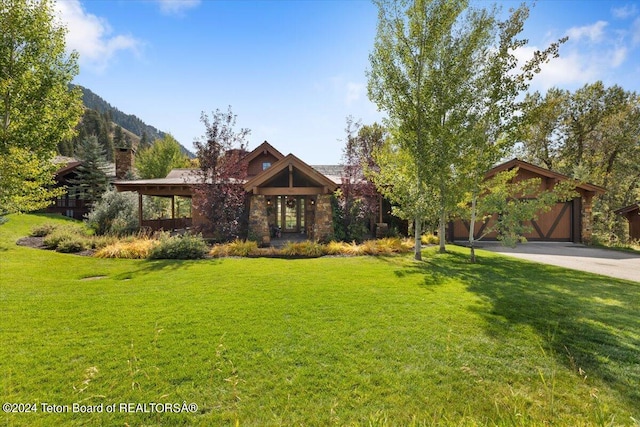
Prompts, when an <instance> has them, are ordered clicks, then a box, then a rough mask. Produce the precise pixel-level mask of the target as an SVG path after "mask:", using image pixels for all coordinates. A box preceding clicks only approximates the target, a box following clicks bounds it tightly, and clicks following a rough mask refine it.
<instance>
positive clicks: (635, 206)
mask: <svg viewBox="0 0 640 427" xmlns="http://www.w3.org/2000/svg"><path fill="white" fill-rule="evenodd" d="M633 211H638V215H640V202H638V203H633V204H631V205H629V206H625V207H624V208H620V209H616V210H615V211H613V212H614V213H617V214H618V215H626V214H629V213H632V212H633Z"/></svg>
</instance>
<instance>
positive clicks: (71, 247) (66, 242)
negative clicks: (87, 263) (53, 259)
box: [32, 225, 91, 253]
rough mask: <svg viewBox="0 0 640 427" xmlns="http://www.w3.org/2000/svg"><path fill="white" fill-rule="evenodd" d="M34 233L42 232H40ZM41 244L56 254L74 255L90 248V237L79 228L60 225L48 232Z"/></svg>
mask: <svg viewBox="0 0 640 427" xmlns="http://www.w3.org/2000/svg"><path fill="white" fill-rule="evenodd" d="M34 231H40V232H43V231H42V230H34ZM32 234H33V231H32ZM42 243H43V244H44V246H45V247H46V248H48V249H54V250H56V251H58V252H65V253H74V252H82V251H84V250H86V249H89V248H91V237H90V236H89V235H88V234H87V231H86V230H85V229H84V228H83V227H81V226H78V225H62V226H56V227H54V228H53V229H52V230H51V231H50V232H48V233H47V235H46V236H45V237H44V239H43V241H42Z"/></svg>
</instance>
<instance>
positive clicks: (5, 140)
mask: <svg viewBox="0 0 640 427" xmlns="http://www.w3.org/2000/svg"><path fill="white" fill-rule="evenodd" d="M0 28H2V34H1V35H0V70H2V72H1V73H0V155H2V156H6V155H7V154H9V148H11V147H15V148H20V149H23V150H28V151H29V152H31V153H32V154H33V155H35V156H36V157H37V158H39V159H41V160H45V159H48V158H50V157H51V154H52V153H53V152H55V150H56V147H57V144H58V142H60V141H62V140H64V139H66V138H69V137H70V136H71V135H73V133H74V130H73V128H74V126H75V125H76V123H78V119H79V118H80V115H81V114H82V103H81V101H80V93H79V92H78V91H77V90H72V89H69V87H68V84H69V83H71V81H72V80H73V78H74V76H75V75H76V74H77V73H78V66H77V57H78V56H77V54H76V53H75V52H74V53H71V54H70V55H67V53H66V51H65V33H66V31H65V28H64V27H63V26H61V25H59V23H58V22H57V20H56V18H55V12H54V10H53V2H52V1H50V0H43V1H37V2H36V1H30V0H10V1H9V2H8V3H7V2H3V6H2V7H1V8H0Z"/></svg>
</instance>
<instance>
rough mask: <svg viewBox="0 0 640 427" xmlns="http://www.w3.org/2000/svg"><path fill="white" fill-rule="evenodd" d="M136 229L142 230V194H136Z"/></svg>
mask: <svg viewBox="0 0 640 427" xmlns="http://www.w3.org/2000/svg"><path fill="white" fill-rule="evenodd" d="M138 227H139V228H142V193H138Z"/></svg>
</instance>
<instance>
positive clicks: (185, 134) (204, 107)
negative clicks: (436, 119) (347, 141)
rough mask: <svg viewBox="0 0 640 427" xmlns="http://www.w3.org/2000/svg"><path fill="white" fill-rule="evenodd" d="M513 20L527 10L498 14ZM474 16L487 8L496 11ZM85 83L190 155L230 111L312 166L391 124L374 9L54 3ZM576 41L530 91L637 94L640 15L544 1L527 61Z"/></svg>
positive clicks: (342, 1) (159, 0) (340, 2)
mask: <svg viewBox="0 0 640 427" xmlns="http://www.w3.org/2000/svg"><path fill="white" fill-rule="evenodd" d="M500 3H501V4H502V5H503V7H504V8H505V9H508V8H509V7H511V6H513V7H517V6H518V5H519V4H520V2H519V1H504V0H503V1H502V2H500ZM475 4H477V5H478V4H479V5H484V4H486V5H487V6H489V5H490V4H492V3H491V2H489V1H484V0H476V2H475ZM57 8H58V10H59V15H60V19H61V21H62V22H63V23H65V25H66V26H67V28H68V30H69V32H68V35H67V47H68V48H70V49H75V50H76V51H78V52H79V54H80V74H79V75H78V76H77V77H76V79H75V82H76V83H78V84H81V85H83V86H86V87H88V88H89V89H91V90H92V91H94V92H96V93H97V94H98V95H100V96H102V97H103V98H104V99H106V100H107V101H108V102H110V103H111V104H112V105H114V106H116V107H118V108H119V109H120V110H122V111H124V112H126V113H130V114H135V115H136V116H138V117H140V118H141V119H142V120H144V121H145V122H147V123H148V124H151V125H153V126H155V127H157V128H159V129H161V130H163V131H166V132H170V133H172V134H173V135H174V136H175V137H176V139H178V140H179V141H180V142H181V143H182V144H184V145H185V146H186V147H188V148H192V143H193V140H194V139H198V138H200V137H201V136H202V135H203V134H204V126H203V125H202V123H201V122H200V115H201V112H203V111H204V112H207V113H209V114H210V113H211V112H212V111H214V110H215V109H221V110H226V109H227V107H228V106H229V105H230V106H231V107H232V109H233V112H234V113H235V114H237V116H238V127H246V128H249V129H251V134H250V136H249V148H254V147H256V146H257V145H259V144H260V143H261V142H262V141H264V140H267V141H269V142H270V143H271V144H272V145H274V146H275V147H276V148H278V149H279V150H280V151H281V152H283V153H284V154H288V153H293V154H295V155H297V156H298V157H300V158H301V159H302V160H304V161H306V162H308V163H310V164H335V163H338V162H339V161H340V158H341V154H342V147H343V143H342V140H344V138H345V132H344V128H345V119H346V117H347V116H349V115H351V116H353V117H354V118H355V119H361V120H362V121H363V122H364V123H372V122H374V121H376V120H380V118H381V117H382V114H381V113H379V112H378V111H377V109H376V106H375V105H373V104H372V103H371V102H370V101H369V100H368V99H367V94H366V84H367V81H366V75H365V71H366V69H367V68H368V66H369V59H368V56H369V53H370V51H371V49H372V46H373V42H374V37H375V32H376V18H377V11H376V8H375V6H374V5H373V4H372V3H371V2H370V1H368V0H291V1H286V0H272V1H268V0H263V1H256V0H240V1H213V0H145V1H136V0H84V1H81V0H58V4H57ZM565 35H569V37H570V40H569V41H568V42H567V43H566V44H565V45H563V46H562V48H561V50H560V58H558V59H556V60H553V62H551V63H549V64H547V65H546V66H545V68H544V70H543V72H542V73H541V74H540V75H539V76H538V77H537V78H536V80H535V81H534V82H533V85H532V90H541V91H546V90H547V89H548V88H550V87H553V86H556V87H561V88H566V89H571V90H574V89H576V88H579V87H581V86H583V85H585V84H587V83H593V82H595V81H597V80H602V81H604V82H605V84H606V85H613V84H618V85H620V86H622V87H623V88H625V89H627V90H633V91H640V79H639V78H638V76H639V75H640V54H639V53H640V2H637V1H636V2H634V1H605V0H583V1H569V0H540V1H538V2H537V4H536V5H535V7H533V8H532V10H531V15H530V18H529V20H528V21H527V24H526V27H525V32H524V34H523V36H524V37H526V38H528V39H529V45H528V46H527V47H526V48H524V49H522V50H521V51H520V52H518V55H519V56H522V57H523V58H524V57H526V56H527V55H528V54H530V53H531V52H532V51H534V50H535V49H536V48H543V47H546V46H547V45H548V43H550V42H552V41H554V40H557V39H558V38H560V37H563V36H565Z"/></svg>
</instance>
